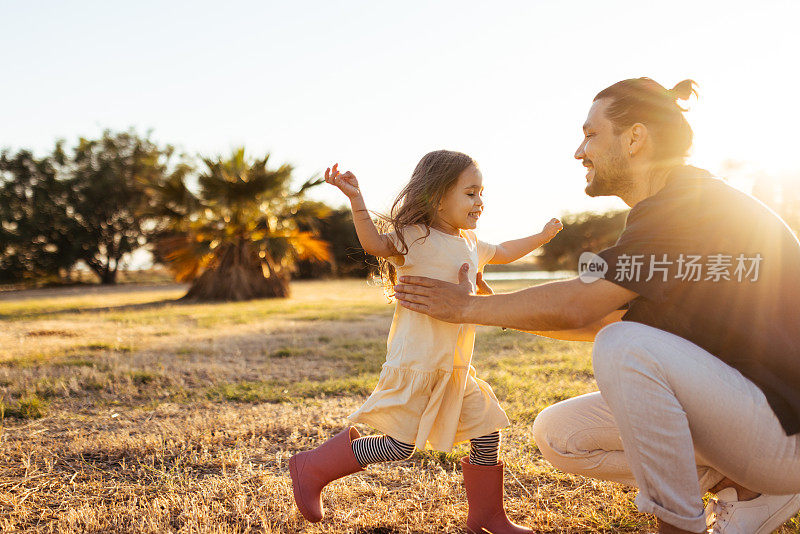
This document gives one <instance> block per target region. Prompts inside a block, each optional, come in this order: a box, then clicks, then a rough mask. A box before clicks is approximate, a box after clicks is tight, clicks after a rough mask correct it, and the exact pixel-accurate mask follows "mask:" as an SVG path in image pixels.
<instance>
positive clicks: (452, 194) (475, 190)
mask: <svg viewBox="0 0 800 534" xmlns="http://www.w3.org/2000/svg"><path fill="white" fill-rule="evenodd" d="M482 195H483V176H482V175H481V171H480V170H478V168H477V167H476V166H475V165H470V166H469V167H467V168H466V169H464V171H462V172H461V174H460V175H459V176H458V179H457V180H456V183H455V184H454V185H453V186H452V187H451V188H450V189H448V190H447V192H446V193H445V194H444V197H442V201H441V202H440V203H439V207H438V209H437V210H436V215H435V217H434V219H433V227H434V228H436V229H437V230H441V231H442V232H446V233H448V234H453V235H458V231H459V229H461V228H469V229H473V228H475V227H476V226H477V225H478V218H480V216H481V213H482V212H483V198H482Z"/></svg>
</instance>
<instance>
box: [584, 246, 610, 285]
mask: <svg viewBox="0 0 800 534" xmlns="http://www.w3.org/2000/svg"><path fill="white" fill-rule="evenodd" d="M607 272H608V263H606V260H604V259H603V258H601V257H600V256H598V255H597V254H595V253H594V252H588V251H587V252H583V253H581V257H580V258H578V278H580V279H581V281H582V282H585V283H587V284H591V283H592V282H594V281H596V280H599V279H601V278H603V277H604V276H605V275H606V273H607Z"/></svg>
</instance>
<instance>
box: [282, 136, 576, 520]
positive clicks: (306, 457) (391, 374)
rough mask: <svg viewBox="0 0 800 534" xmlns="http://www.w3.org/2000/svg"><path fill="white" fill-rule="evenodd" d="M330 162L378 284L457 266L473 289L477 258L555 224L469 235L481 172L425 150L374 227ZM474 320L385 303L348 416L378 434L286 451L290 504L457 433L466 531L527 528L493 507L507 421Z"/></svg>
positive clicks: (498, 501)
mask: <svg viewBox="0 0 800 534" xmlns="http://www.w3.org/2000/svg"><path fill="white" fill-rule="evenodd" d="M337 166H338V164H337V165H334V166H333V168H332V169H330V168H329V169H327V170H326V171H325V181H326V182H328V183H329V184H332V185H335V186H336V187H338V188H339V189H340V190H341V191H342V192H343V193H344V194H345V195H347V197H348V198H349V199H350V204H351V207H352V210H353V222H354V224H355V227H356V232H357V234H358V239H359V241H360V242H361V245H362V247H363V248H364V250H365V251H366V252H367V253H369V254H373V255H375V256H377V257H378V259H379V262H380V264H381V275H382V277H383V279H384V283H385V284H386V285H387V286H389V285H393V284H395V283H396V282H397V275H398V272H399V273H400V274H402V275H417V276H428V277H431V278H438V279H441V280H449V281H451V282H457V281H458V271H459V269H460V267H461V266H462V264H464V263H467V264H469V276H470V278H471V280H472V282H473V289H475V287H476V284H477V283H478V281H479V278H478V276H479V273H481V272H482V270H483V267H484V265H486V264H487V263H495V264H496V263H510V262H512V261H514V260H517V259H519V258H521V257H522V256H524V255H526V254H528V253H529V252H531V251H533V250H534V249H536V248H538V247H540V246H542V245H543V244H545V243H547V242H548V241H550V240H551V239H552V238H553V237H554V236H555V235H556V234H557V233H558V232H559V231H560V230H561V228H562V226H561V223H560V222H559V221H558V220H557V219H552V220H551V221H550V222H548V223H547V224H546V225H545V227H544V229H543V230H542V232H540V233H538V234H534V235H531V236H529V237H525V238H522V239H517V240H515V241H507V242H505V243H502V244H500V245H497V246H495V245H490V244H488V243H485V242H483V241H480V240H478V239H477V237H475V233H474V232H473V229H474V228H475V227H476V226H477V223H478V218H479V217H480V215H481V212H483V200H482V198H481V196H482V194H483V185H482V183H483V177H482V175H481V172H480V170H478V166H477V164H476V163H475V162H474V161H473V160H472V158H470V157H469V156H467V155H466V154H462V153H460V152H452V151H449V150H438V151H436V152H431V153H429V154H426V155H425V156H424V157H423V158H422V159H421V160H420V162H419V163H418V164H417V167H416V168H415V169H414V173H413V174H412V176H411V181H410V182H409V183H408V185H406V187H405V188H404V189H403V191H402V192H401V193H400V195H399V196H398V198H397V200H396V201H395V203H394V205H393V206H392V210H391V212H390V216H389V217H388V218H387V222H388V223H389V226H390V230H392V231H391V232H389V233H385V234H382V233H379V232H378V230H377V229H376V227H375V224H374V223H373V221H372V218H371V216H370V213H369V212H368V211H367V207H366V205H365V203H364V198H363V197H362V196H361V190H360V189H359V187H358V181H357V180H356V177H355V176H354V175H353V174H352V173H351V172H346V173H344V174H341V173H339V171H338V169H337ZM474 340H475V325H469V324H451V323H445V322H443V321H439V320H436V319H433V318H431V317H428V316H427V315H423V314H421V313H416V312H414V311H411V310H408V309H406V308H403V307H401V306H399V305H398V306H397V307H396V309H395V312H394V318H393V321H392V326H391V330H390V331H389V341H388V343H387V348H388V352H387V356H386V363H385V364H384V365H383V369H382V371H381V374H380V379H379V380H378V385H377V386H376V387H375V390H374V391H373V392H372V395H370V397H369V398H368V399H367V401H366V402H365V403H364V404H363V406H361V407H360V408H359V409H358V410H356V411H355V412H354V413H353V414H351V415H350V417H349V419H350V420H351V421H354V422H358V423H365V424H367V425H369V426H371V427H373V428H375V429H377V430H378V431H380V432H383V435H376V436H369V437H363V438H362V437H360V435H359V433H358V431H357V430H356V429H355V428H354V427H349V428H348V429H346V430H344V431H342V432H341V433H339V434H338V435H336V436H334V437H333V438H331V439H329V440H328V441H326V442H325V443H323V444H322V445H320V446H319V447H317V448H316V449H314V450H311V451H307V452H301V453H299V454H297V455H295V456H293V457H292V458H291V459H290V460H289V469H290V473H291V477H292V488H293V491H294V498H295V502H296V503H297V507H298V508H299V510H300V512H301V513H302V514H303V516H304V517H305V518H306V519H308V520H309V521H313V522H316V521H320V520H321V519H322V515H323V509H322V500H321V492H322V488H324V487H325V485H327V484H328V483H329V482H331V481H332V480H336V479H337V478H340V477H343V476H345V475H349V474H352V473H355V472H358V471H361V470H363V469H364V467H366V466H367V465H369V464H372V463H377V462H388V461H398V460H405V459H408V458H410V457H411V455H412V454H413V453H414V449H415V448H419V449H424V448H425V446H426V443H428V444H430V446H431V447H432V448H434V449H436V450H440V451H449V450H451V449H452V447H453V444H455V443H458V442H461V441H465V440H469V441H470V453H469V460H466V459H462V460H461V468H462V471H463V474H464V485H465V487H466V490H467V501H468V503H469V514H468V516H467V528H468V529H469V530H470V531H472V532H487V531H488V532H492V533H493V534H505V533H520V534H521V533H526V532H532V531H531V530H529V529H527V528H523V527H520V526H518V525H515V524H513V523H511V522H510V521H509V520H508V518H507V517H506V514H505V509H504V507H503V464H502V462H499V461H498V449H499V444H500V429H501V428H504V427H506V426H508V424H509V422H508V418H507V417H506V414H505V412H504V411H503V409H502V408H501V407H500V405H499V403H498V402H497V398H496V397H495V395H494V393H493V392H492V388H491V387H489V384H487V383H486V382H484V381H483V380H481V379H479V378H478V377H477V376H475V368H474V367H472V365H471V360H472V349H473V343H474Z"/></svg>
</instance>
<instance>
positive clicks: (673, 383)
mask: <svg viewBox="0 0 800 534" xmlns="http://www.w3.org/2000/svg"><path fill="white" fill-rule="evenodd" d="M592 358H593V361H594V373H595V379H596V380H597V384H598V386H599V388H600V392H598V393H589V394H587V395H582V396H580V397H576V398H573V399H569V400H566V401H563V402H559V403H558V404H554V405H553V406H550V407H548V408H546V409H545V410H543V411H542V412H541V413H540V414H539V416H538V417H537V418H536V421H535V422H534V436H535V439H536V444H537V445H538V447H539V450H541V452H542V454H543V455H544V457H545V458H546V459H547V460H548V461H550V463H552V464H553V465H554V466H555V467H556V468H558V469H561V470H562V471H566V472H568V473H575V474H579V475H584V476H587V477H592V478H598V479H603V480H611V481H615V482H620V483H623V484H629V485H633V486H636V487H638V488H639V494H638V495H637V497H636V504H637V506H638V508H639V510H640V511H641V512H645V513H651V514H655V515H656V516H657V517H659V518H660V519H662V520H663V521H665V522H667V523H670V524H672V525H674V526H676V527H679V528H682V529H685V530H689V531H694V532H701V531H703V530H704V529H705V519H704V517H703V502H702V495H703V494H704V493H705V492H706V491H707V490H708V489H710V488H711V487H713V486H714V485H715V484H716V483H717V482H719V481H720V480H722V478H723V477H725V476H727V477H728V478H730V479H731V480H734V481H735V482H737V483H739V484H741V485H743V486H744V487H746V488H748V489H751V490H753V491H756V492H759V493H767V494H773V495H780V494H791V493H798V492H800V435H798V434H796V435H794V436H787V435H786V433H785V432H784V431H783V428H782V427H781V425H780V423H779V422H778V419H777V417H776V416H775V414H774V412H773V411H772V409H771V408H770V406H769V404H767V400H766V398H765V397H764V394H763V393H762V392H761V390H760V389H759V388H758V387H757V386H756V385H755V384H753V383H752V382H751V381H750V380H748V379H746V378H745V377H744V376H742V375H741V373H739V371H737V370H736V369H734V368H733V367H730V366H729V365H727V364H726V363H724V362H723V361H722V360H720V359H718V358H716V357H714V356H713V355H711V354H710V353H708V352H707V351H705V350H703V349H701V348H700V347H698V346H697V345H695V344H693V343H691V342H690V341H687V340H686V339H683V338H681V337H678V336H676V335H673V334H670V333H668V332H664V331H663V330H659V329H657V328H652V327H650V326H646V325H643V324H640V323H634V322H629V321H621V322H617V323H613V324H611V325H609V326H607V327H605V328H603V329H602V330H601V331H600V332H599V333H598V334H597V337H596V338H595V343H594V350H593V353H592ZM798 365H800V362H798Z"/></svg>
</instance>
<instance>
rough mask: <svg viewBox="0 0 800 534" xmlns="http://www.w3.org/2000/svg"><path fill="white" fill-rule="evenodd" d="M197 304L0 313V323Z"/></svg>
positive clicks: (174, 302)
mask: <svg viewBox="0 0 800 534" xmlns="http://www.w3.org/2000/svg"><path fill="white" fill-rule="evenodd" d="M191 304H197V303H196V302H191V301H185V300H182V297H181V298H178V299H163V300H156V301H153V302H141V303H138V304H122V305H119V306H100V307H96V308H78V307H72V308H59V309H55V310H52V309H50V310H43V311H35V312H24V313H0V321H2V320H8V319H41V318H45V317H50V316H54V315H61V314H65V313H105V312H121V311H140V310H149V309H158V308H164V307H166V306H176V305H191Z"/></svg>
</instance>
